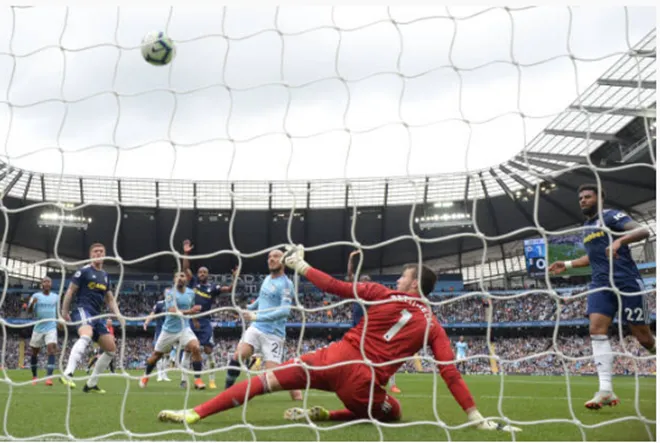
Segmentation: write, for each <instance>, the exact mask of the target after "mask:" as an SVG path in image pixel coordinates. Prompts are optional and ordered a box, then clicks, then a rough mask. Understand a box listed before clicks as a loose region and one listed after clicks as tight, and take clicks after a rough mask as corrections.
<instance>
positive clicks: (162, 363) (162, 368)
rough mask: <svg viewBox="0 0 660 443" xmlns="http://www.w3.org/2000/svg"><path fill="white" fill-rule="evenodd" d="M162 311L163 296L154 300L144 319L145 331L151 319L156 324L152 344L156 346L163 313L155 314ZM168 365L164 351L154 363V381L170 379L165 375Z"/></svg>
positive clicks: (163, 308)
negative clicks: (156, 375)
mask: <svg viewBox="0 0 660 443" xmlns="http://www.w3.org/2000/svg"><path fill="white" fill-rule="evenodd" d="M167 290H170V288H167ZM164 312H165V300H164V298H161V299H160V300H158V301H157V302H156V304H155V305H154V307H153V309H152V310H151V312H150V313H149V316H148V317H147V319H146V320H145V321H144V326H143V329H144V330H145V331H146V330H147V329H148V328H149V324H150V323H151V322H152V321H153V322H154V324H155V326H156V331H155V332H154V343H153V345H154V346H156V342H157V341H158V336H160V331H161V329H162V328H163V322H164V321H165V316H164V315H163V316H160V317H156V315H159V314H163V313H164ZM172 350H174V347H172ZM170 352H171V351H170ZM168 367H169V354H167V353H165V354H163V357H162V358H161V359H160V360H158V363H157V364H156V368H157V369H158V378H157V379H156V381H172V380H170V378H169V377H168V376H167V371H166V370H167V368H168Z"/></svg>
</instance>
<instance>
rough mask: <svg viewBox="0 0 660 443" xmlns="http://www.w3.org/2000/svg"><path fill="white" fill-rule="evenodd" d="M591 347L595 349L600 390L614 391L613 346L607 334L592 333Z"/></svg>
mask: <svg viewBox="0 0 660 443" xmlns="http://www.w3.org/2000/svg"><path fill="white" fill-rule="evenodd" d="M591 347H592V348H593V351H594V360H595V362H596V370H597V371H598V382H599V384H600V388H599V390H600V391H601V392H612V364H613V362H614V356H613V355H612V346H611V345H610V340H609V339H608V338H607V335H592V336H591Z"/></svg>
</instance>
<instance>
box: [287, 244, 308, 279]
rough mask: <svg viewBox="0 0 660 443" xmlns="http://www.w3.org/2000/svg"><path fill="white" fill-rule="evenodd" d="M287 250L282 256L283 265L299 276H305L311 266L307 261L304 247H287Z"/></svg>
mask: <svg viewBox="0 0 660 443" xmlns="http://www.w3.org/2000/svg"><path fill="white" fill-rule="evenodd" d="M285 249H286V252H285V253H284V255H283V256H282V263H284V264H285V265H286V266H287V267H288V268H290V269H292V270H294V271H296V272H297V273H298V274H300V275H305V274H306V273H307V270H308V269H309V268H311V266H310V265H309V263H307V262H306V261H305V249H304V247H303V245H297V246H286V247H285Z"/></svg>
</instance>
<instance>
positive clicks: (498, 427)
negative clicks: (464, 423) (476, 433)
mask: <svg viewBox="0 0 660 443" xmlns="http://www.w3.org/2000/svg"><path fill="white" fill-rule="evenodd" d="M468 420H469V421H471V422H478V423H475V427H476V428H477V429H479V430H480V431H503V432H521V431H522V429H520V428H517V427H515V426H511V425H503V424H502V423H495V422H494V421H491V420H484V417H483V416H482V415H481V414H480V413H479V411H472V412H470V413H469V414H468Z"/></svg>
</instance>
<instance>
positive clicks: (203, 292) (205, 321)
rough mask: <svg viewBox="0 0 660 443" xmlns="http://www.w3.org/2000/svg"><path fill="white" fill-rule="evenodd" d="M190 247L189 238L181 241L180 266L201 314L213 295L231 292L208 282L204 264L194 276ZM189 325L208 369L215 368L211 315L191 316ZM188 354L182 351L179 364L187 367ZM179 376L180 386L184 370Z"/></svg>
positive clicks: (212, 377)
mask: <svg viewBox="0 0 660 443" xmlns="http://www.w3.org/2000/svg"><path fill="white" fill-rule="evenodd" d="M192 249H193V246H192V244H191V243H190V240H185V241H184V242H183V254H184V259H183V263H182V266H181V267H182V268H183V271H184V272H185V273H186V277H187V278H188V287H189V288H191V289H192V290H193V291H194V292H195V306H201V308H202V309H201V311H200V313H201V314H203V313H205V312H208V311H210V310H211V309H212V307H213V301H214V300H215V297H217V296H218V295H220V294H222V293H227V292H231V286H220V285H214V284H212V283H209V281H208V278H209V270H208V268H206V267H204V266H202V267H200V268H199V269H198V270H197V276H195V275H194V274H193V272H192V271H191V270H190V260H188V257H187V256H188V254H190V251H192ZM190 326H191V327H192V330H193V332H194V333H195V336H196V337H197V339H198V340H199V344H200V345H201V346H203V348H204V360H205V361H207V362H208V364H209V368H210V369H215V368H216V366H218V365H219V364H218V361H217V360H216V356H215V355H214V354H213V347H214V346H215V343H214V342H213V325H212V324H211V317H210V316H209V315H202V316H200V317H195V318H192V319H191V320H190ZM188 354H189V353H188V352H185V353H184V357H183V362H182V364H181V365H182V366H183V367H187V365H188V362H189V361H190V356H189V355H188ZM181 377H182V378H181V386H185V378H184V377H185V373H184V372H182V373H181ZM208 387H209V389H215V388H216V384H215V372H211V373H210V374H209V386H208Z"/></svg>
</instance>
